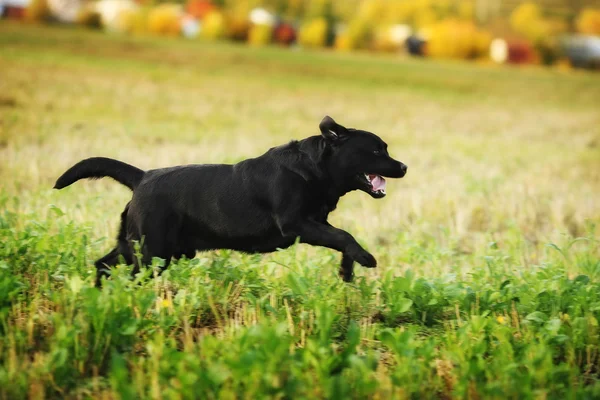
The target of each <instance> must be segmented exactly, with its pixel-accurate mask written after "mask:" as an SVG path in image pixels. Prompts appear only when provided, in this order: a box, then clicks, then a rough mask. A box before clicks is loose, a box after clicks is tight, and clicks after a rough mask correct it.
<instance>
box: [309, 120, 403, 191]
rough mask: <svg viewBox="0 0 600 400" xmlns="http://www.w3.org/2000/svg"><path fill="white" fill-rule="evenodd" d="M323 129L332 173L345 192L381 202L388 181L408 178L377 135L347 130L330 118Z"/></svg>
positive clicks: (323, 124) (323, 125) (321, 126)
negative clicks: (362, 193)
mask: <svg viewBox="0 0 600 400" xmlns="http://www.w3.org/2000/svg"><path fill="white" fill-rule="evenodd" d="M319 128H320V129H321V135H322V136H323V137H324V138H325V142H326V145H327V147H328V148H329V173H330V174H331V176H332V177H333V179H334V181H335V183H336V186H339V187H341V188H342V189H343V190H345V191H351V190H362V191H363V192H365V193H368V194H370V195H371V197H374V198H376V199H380V198H382V197H384V196H385V195H386V191H385V177H387V178H402V177H403V176H404V175H406V170H407V167H406V165H404V164H403V163H401V162H400V161H396V160H394V159H393V158H392V157H390V155H389V154H388V152H387V147H388V146H387V144H386V143H385V142H384V141H383V140H381V138H380V137H379V136H377V135H375V134H374V133H371V132H367V131H361V130H357V129H348V128H345V127H343V126H342V125H340V124H338V123H336V122H335V121H334V120H333V118H331V117H329V116H326V117H325V118H323V120H322V121H321V124H320V125H319Z"/></svg>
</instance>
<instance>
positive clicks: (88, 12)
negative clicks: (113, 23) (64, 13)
mask: <svg viewBox="0 0 600 400" xmlns="http://www.w3.org/2000/svg"><path fill="white" fill-rule="evenodd" d="M75 21H76V23H78V24H81V25H83V26H87V27H89V28H100V27H101V26H102V17H101V16H100V14H99V13H98V12H97V11H96V10H94V9H93V8H92V7H88V6H84V7H82V9H81V10H80V11H79V13H78V14H77V18H76V19H75Z"/></svg>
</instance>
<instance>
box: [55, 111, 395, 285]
mask: <svg viewBox="0 0 600 400" xmlns="http://www.w3.org/2000/svg"><path fill="white" fill-rule="evenodd" d="M319 128H320V129H321V135H320V136H312V137H309V138H307V139H304V140H301V141H292V142H290V143H288V144H285V145H282V146H278V147H274V148H272V149H270V150H269V151H267V152H266V153H265V154H263V155H261V156H259V157H257V158H252V159H248V160H244V161H241V162H239V163H237V164H235V165H224V164H219V165H187V166H178V167H171V168H161V169H154V170H149V171H145V172H144V171H142V170H141V169H138V168H136V167H133V166H131V165H128V164H125V163H123V162H120V161H117V160H113V159H110V158H102V157H94V158H89V159H86V160H83V161H80V162H79V163H77V164H75V165H74V166H73V167H71V168H70V169H69V170H68V171H67V172H65V173H64V174H63V175H62V176H61V177H60V178H58V180H57V181H56V185H55V186H54V188H56V189H62V188H64V187H66V186H69V185H70V184H72V183H74V182H76V181H78V180H79V179H83V178H92V179H98V178H102V177H106V176H108V177H111V178H113V179H115V180H117V181H118V182H120V183H122V184H123V185H125V186H127V187H129V188H130V189H131V190H133V198H132V199H131V201H130V202H129V203H128V204H127V206H126V207H125V210H124V211H123V213H122V214H121V226H120V231H119V236H118V244H117V247H116V248H114V249H113V250H112V251H111V252H110V253H108V254H107V255H105V256H104V257H102V258H101V259H99V260H98V261H96V263H95V265H96V268H97V280H96V285H97V286H100V285H101V279H102V277H103V276H106V275H108V268H110V267H111V266H113V265H116V264H118V262H119V256H122V257H123V258H124V260H125V261H126V262H127V264H131V263H134V268H133V274H136V273H137V272H139V268H140V262H139V260H136V259H134V257H133V248H132V245H133V242H134V241H138V242H140V243H142V247H141V252H142V260H141V263H142V264H144V265H147V264H148V263H149V262H150V261H151V260H152V257H159V258H162V259H164V260H165V265H164V267H163V269H165V268H167V266H168V265H169V262H170V260H171V258H175V259H177V258H180V257H182V256H184V255H185V256H186V257H187V258H193V257H194V256H195V254H196V251H198V250H199V251H202V250H214V249H232V250H238V251H243V252H248V253H269V252H272V251H275V250H276V249H278V248H287V247H289V246H291V245H292V244H294V242H295V241H296V238H298V237H299V238H300V242H302V243H308V244H311V245H317V246H323V247H328V248H330V249H334V250H337V251H339V252H341V253H342V263H341V267H340V275H341V276H342V278H343V279H344V281H347V282H349V281H351V280H352V277H353V264H354V261H356V262H358V263H360V264H361V265H363V266H365V267H367V268H374V267H375V266H376V265H377V262H376V261H375V258H374V257H373V256H372V255H371V254H369V253H368V252H367V251H366V250H365V249H363V248H362V247H361V246H360V245H359V244H358V243H357V242H356V240H355V239H354V238H353V237H352V235H350V234H349V233H348V232H345V231H343V230H341V229H337V228H334V227H333V226H331V225H330V224H329V223H328V222H327V216H328V215H329V213H330V212H331V211H333V210H334V209H335V207H336V205H337V203H338V200H339V199H340V197H341V196H343V195H344V194H346V193H348V192H350V191H352V190H357V189H358V190H362V191H363V192H366V193H368V194H370V195H371V197H374V198H376V199H379V198H382V197H384V196H385V194H386V193H385V179H384V178H383V176H386V177H391V178H401V177H403V176H404V175H405V174H406V165H404V164H402V163H401V162H399V161H396V160H394V159H393V158H391V157H390V156H389V154H388V152H387V144H386V143H385V142H384V141H383V140H381V139H380V138H379V137H378V136H377V135H375V134H373V133H370V132H366V131H361V130H355V129H347V128H344V127H343V126H341V125H339V124H337V123H336V122H335V121H334V120H333V119H332V118H330V117H328V116H327V117H325V118H323V120H322V121H321V124H320V125H319Z"/></svg>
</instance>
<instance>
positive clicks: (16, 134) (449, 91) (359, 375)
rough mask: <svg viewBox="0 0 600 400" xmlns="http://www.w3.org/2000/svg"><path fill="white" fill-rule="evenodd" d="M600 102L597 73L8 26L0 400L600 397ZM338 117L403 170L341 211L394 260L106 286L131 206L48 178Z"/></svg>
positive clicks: (268, 264)
mask: <svg viewBox="0 0 600 400" xmlns="http://www.w3.org/2000/svg"><path fill="white" fill-rule="evenodd" d="M599 99H600V81H599V80H598V76H597V75H593V74H588V73H583V72H561V71H558V70H552V71H551V70H542V69H541V68H538V67H532V68H520V69H511V68H504V67H502V68H501V67H490V66H485V67H483V66H477V65H474V64H465V63H461V62H452V61H443V62H432V61H427V60H415V59H405V58H398V57H394V56H386V55H379V56H374V55H361V54H335V53H330V52H319V51H311V52H308V51H304V52H294V51H289V50H282V49H277V48H261V49H253V48H248V47H244V46H241V45H234V44H227V43H201V42H197V41H194V42H185V41H181V40H174V39H168V38H153V39H148V38H124V37H120V36H113V35H110V34H105V33H97V32H90V31H85V30H79V29H65V28H56V27H31V26H29V27H23V26H22V25H16V24H10V23H6V22H2V23H1V24H0V205H1V207H0V398H3V399H21V398H32V399H39V398H68V399H75V398H77V399H79V398H82V399H83V398H104V399H116V398H122V399H133V398H152V399H188V398H207V399H217V398H219V399H234V398H248V399H262V398H290V399H291V398H293V399H301V398H305V399H312V398H336V399H339V398H374V399H388V398H394V399H403V398H415V399H421V398H441V399H454V398H457V399H458V398H469V399H484V398H485V399H506V398H513V399H517V398H519V399H529V398H531V399H567V398H568V399H575V398H577V399H584V398H599V397H600V382H599V381H598V380H599V378H600V347H599V346H600V343H599V332H598V330H599V325H598V321H599V319H600V249H599V243H598V240H599V235H598V229H599V227H598V224H599V223H600V202H599V200H598V196H599V195H600V112H599V105H598V100H599ZM325 114H329V115H331V116H332V117H334V118H335V119H336V120H338V121H339V122H340V123H343V124H344V125H347V126H350V127H356V128H362V129H367V130H370V131H373V132H375V133H378V134H379V135H380V136H382V137H383V138H384V139H385V140H386V141H387V142H388V143H389V145H390V153H391V154H392V155H393V156H394V157H396V158H398V159H399V160H401V161H403V162H404V163H406V164H407V165H408V167H409V170H408V174H407V176H406V177H405V178H404V179H402V180H390V181H389V183H388V195H387V197H386V198H384V199H382V200H373V199H371V198H370V197H369V196H367V195H365V194H363V193H360V192H355V193H351V194H349V195H347V196H346V197H344V198H343V199H342V201H341V202H340V204H339V207H338V210H336V211H335V213H334V214H333V215H332V218H331V222H332V223H333V224H334V225H337V226H339V227H341V228H344V229H347V230H348V231H349V232H351V233H352V234H353V235H354V236H355V237H356V238H357V239H358V240H359V241H360V242H361V243H363V244H364V245H365V246H366V248H367V249H369V250H370V251H371V252H372V253H373V254H374V255H375V256H376V257H377V258H378V261H379V266H378V268H377V269H374V270H367V269H364V268H360V267H358V266H357V268H356V273H357V278H356V279H355V281H354V283H352V284H345V283H343V282H342V281H341V280H340V279H339V278H338V276H337V266H338V263H339V257H340V256H339V255H338V254H336V253H334V252H332V251H330V250H328V249H322V248H315V247H309V246H305V245H296V246H294V247H292V248H290V249H287V250H284V251H280V252H276V253H273V254H270V255H264V256H263V255H244V254H240V253H236V252H231V251H214V252H208V253H200V254H198V255H197V256H196V257H195V258H194V259H192V260H182V261H180V262H178V263H175V264H172V265H171V267H170V268H169V270H168V271H167V272H166V273H164V274H163V275H162V276H161V277H159V278H156V279H150V280H146V279H143V278H144V277H142V276H139V277H138V279H137V280H136V281H131V280H130V279H129V268H128V267H127V266H125V265H122V266H119V267H118V268H116V269H115V270H114V273H113V276H112V278H111V279H110V280H108V281H107V282H106V284H105V287H104V288H103V289H102V290H101V291H99V290H97V289H95V288H94V287H93V282H94V278H95V271H94V268H93V265H92V263H93V260H94V259H96V258H98V257H100V256H101V255H103V254H105V253H106V252H107V251H108V250H109V249H110V248H111V246H112V245H113V241H114V237H115V235H116V229H117V224H118V218H119V215H120V212H121V211H122V209H123V207H124V205H125V204H126V202H127V201H128V199H129V198H130V196H131V195H130V192H129V191H128V190H127V189H126V188H124V187H122V186H121V185H119V184H117V183H115V182H113V181H111V180H110V179H106V180H102V181H86V182H78V183H77V184H75V185H73V186H72V187H69V188H67V189H65V190H62V191H60V192H58V191H54V190H52V189H51V188H52V186H53V184H54V181H55V179H56V178H57V177H58V176H59V175H60V174H61V173H62V172H63V171H65V170H66V169H67V168H68V167H70V166H71V165H72V164H74V163H75V162H77V161H79V160H80V159H82V158H86V157H90V156H108V157H114V158H117V159H120V160H123V161H126V162H129V163H131V164H133V165H136V166H138V167H140V168H144V169H150V168H158V167H164V166H170V165H178V164H186V163H233V162H236V161H239V160H242V159H244V158H247V157H253V156H256V155H259V154H262V153H263V152H264V151H266V150H267V149H268V148H269V147H272V146H276V145H279V144H282V143H285V142H287V141H289V140H290V139H301V138H304V137H307V136H309V135H314V134H317V133H318V127H317V125H318V123H319V121H320V120H321V118H322V117H323V116H324V115H325ZM199 206H201V205H199ZM160 262H161V261H160V260H155V263H154V266H155V267H156V266H157V265H158V264H160ZM150 274H152V269H149V270H148V271H147V272H146V275H150Z"/></svg>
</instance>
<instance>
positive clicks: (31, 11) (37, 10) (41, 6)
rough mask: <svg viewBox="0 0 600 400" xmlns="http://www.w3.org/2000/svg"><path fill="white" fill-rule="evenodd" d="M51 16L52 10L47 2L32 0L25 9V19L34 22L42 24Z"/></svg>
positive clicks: (44, 0)
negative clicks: (41, 22)
mask: <svg viewBox="0 0 600 400" xmlns="http://www.w3.org/2000/svg"><path fill="white" fill-rule="evenodd" d="M49 15H50V9H49V8H48V3H47V2H46V0H31V2H30V3H29V4H28V5H27V8H26V9H25V19H26V20H27V21H32V22H40V21H43V20H44V19H46V18H47V17H48V16H49Z"/></svg>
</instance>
